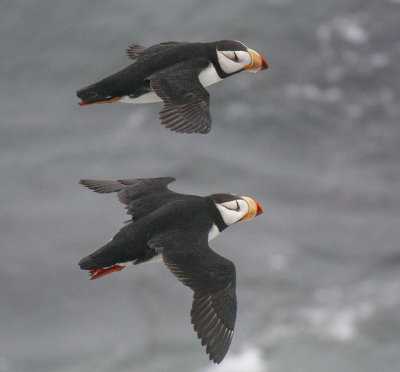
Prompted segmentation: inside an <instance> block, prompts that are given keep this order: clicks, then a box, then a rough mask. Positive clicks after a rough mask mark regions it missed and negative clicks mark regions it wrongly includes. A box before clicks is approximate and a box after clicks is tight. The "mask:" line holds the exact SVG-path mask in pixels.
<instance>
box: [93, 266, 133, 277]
mask: <svg viewBox="0 0 400 372" xmlns="http://www.w3.org/2000/svg"><path fill="white" fill-rule="evenodd" d="M124 267H125V266H121V265H114V266H110V267H106V268H105V269H93V270H89V273H90V275H91V278H90V280H93V279H97V278H101V277H102V276H104V275H107V274H110V273H113V272H114V271H121V270H122V269H123V268H124Z"/></svg>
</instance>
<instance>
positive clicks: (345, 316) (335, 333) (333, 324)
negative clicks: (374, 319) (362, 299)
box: [303, 303, 373, 342]
mask: <svg viewBox="0 0 400 372" xmlns="http://www.w3.org/2000/svg"><path fill="white" fill-rule="evenodd" d="M372 313H373V308H372V307H371V305H370V304H367V303H361V304H358V305H357V306H355V307H348V308H339V309H338V308H334V307H328V306H327V307H319V308H313V309H308V310H305V311H304V313H303V315H304V318H305V319H306V321H307V322H308V323H309V324H310V326H311V327H312V330H313V331H314V332H315V333H317V334H320V335H321V336H323V337H325V338H328V339H332V340H334V341H338V342H348V341H351V340H353V339H355V338H356V337H357V335H358V323H359V322H360V321H362V320H363V319H366V318H369V317H370V316H371V315H372Z"/></svg>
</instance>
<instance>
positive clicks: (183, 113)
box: [148, 58, 211, 133]
mask: <svg viewBox="0 0 400 372" xmlns="http://www.w3.org/2000/svg"><path fill="white" fill-rule="evenodd" d="M208 65H209V61H208V60H206V59H202V58H199V59H193V60H190V61H185V62H181V63H177V64H175V65H173V66H171V67H168V68H166V69H164V70H162V71H160V72H157V73H155V74H153V75H151V76H150V77H149V78H148V79H149V80H150V86H151V88H152V90H153V91H154V92H155V93H156V94H157V95H158V96H159V97H160V98H161V99H162V100H163V101H164V107H163V109H162V110H161V111H160V119H161V124H163V125H165V126H166V127H167V128H169V129H170V130H172V131H175V132H180V133H208V132H209V131H210V129H211V115H210V112H209V101H210V99H209V97H210V95H209V94H208V92H207V91H206V90H205V89H204V87H203V86H202V85H201V83H200V81H199V74H200V72H201V71H202V70H203V69H204V68H206V67H207V66H208Z"/></svg>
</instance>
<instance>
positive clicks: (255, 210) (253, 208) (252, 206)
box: [241, 196, 264, 221]
mask: <svg viewBox="0 0 400 372" xmlns="http://www.w3.org/2000/svg"><path fill="white" fill-rule="evenodd" d="M241 198H242V199H243V200H244V201H245V202H246V203H247V205H248V206H249V211H248V212H247V213H246V214H245V215H244V216H243V217H242V219H241V221H247V220H251V219H252V218H254V217H257V216H258V215H260V214H261V213H263V212H264V211H263V209H262V208H261V206H260V204H258V203H257V202H256V201H255V200H253V199H251V198H249V197H247V196H241Z"/></svg>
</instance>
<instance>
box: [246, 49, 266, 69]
mask: <svg viewBox="0 0 400 372" xmlns="http://www.w3.org/2000/svg"><path fill="white" fill-rule="evenodd" d="M247 51H248V52H249V54H250V56H251V63H250V64H249V65H247V66H245V67H244V69H245V70H247V71H250V72H257V71H261V70H269V66H268V63H267V61H266V60H265V59H264V58H263V57H261V56H260V55H259V54H258V53H257V52H256V51H255V50H253V49H247Z"/></svg>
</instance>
